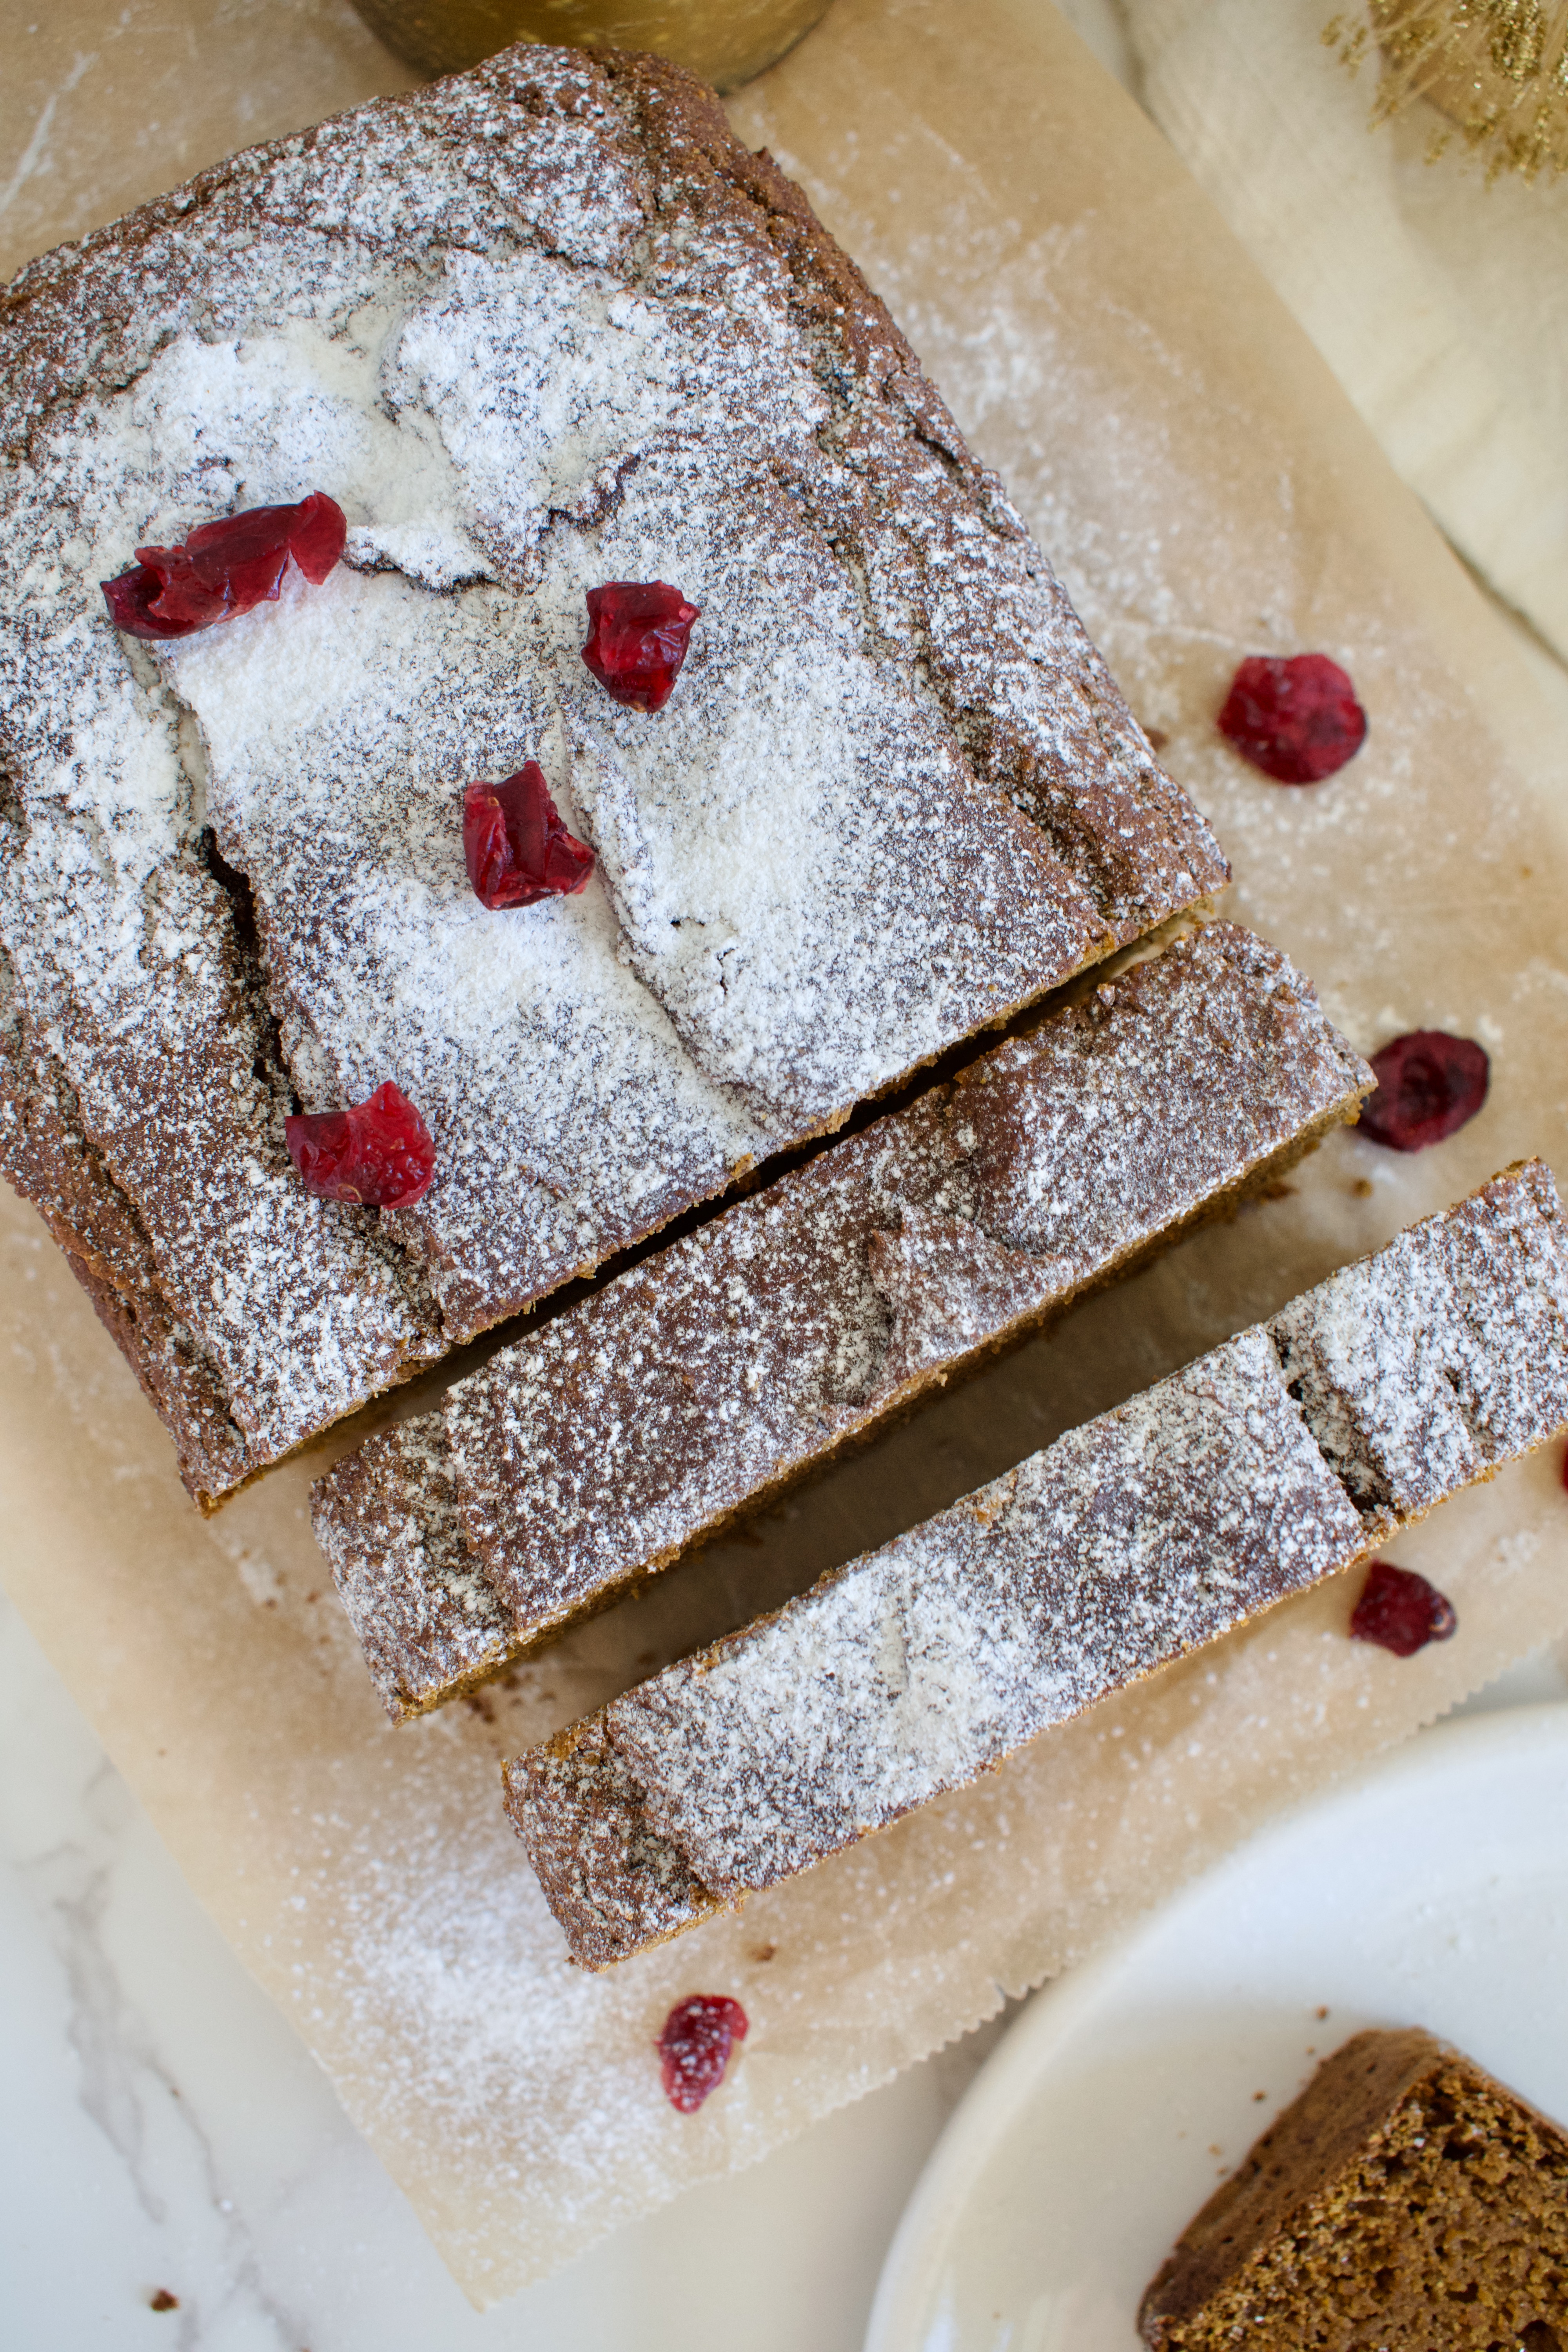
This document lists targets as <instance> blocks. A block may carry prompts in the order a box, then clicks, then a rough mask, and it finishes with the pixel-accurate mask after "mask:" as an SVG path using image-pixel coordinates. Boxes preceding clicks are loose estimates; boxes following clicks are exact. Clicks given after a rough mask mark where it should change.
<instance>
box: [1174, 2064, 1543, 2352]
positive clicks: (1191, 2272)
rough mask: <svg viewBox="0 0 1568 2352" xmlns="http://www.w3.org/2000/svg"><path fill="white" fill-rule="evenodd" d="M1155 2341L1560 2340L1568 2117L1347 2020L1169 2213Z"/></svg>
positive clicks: (1515, 2349)
mask: <svg viewBox="0 0 1568 2352" xmlns="http://www.w3.org/2000/svg"><path fill="white" fill-rule="evenodd" d="M1140 2323H1141V2326H1142V2334H1143V2341H1144V2343H1145V2344H1147V2345H1148V2346H1149V2347H1151V2352H1221V2347H1225V2352H1229V2347H1232V2346H1234V2345H1237V2344H1246V2345H1248V2346H1251V2347H1256V2352H1307V2347H1315V2352H1360V2347H1363V2346H1364V2347H1371V2346H1377V2347H1384V2352H1559V2347H1563V2346H1568V2132H1564V2131H1563V2129H1562V2127H1561V2126H1559V2125H1557V2124H1554V2123H1552V2122H1551V2121H1550V2120H1549V2119H1548V2118H1547V2117H1546V2116H1543V2115H1541V2114H1539V2113H1538V2112H1537V2110H1536V2109H1535V2108H1534V2107H1531V2106H1530V2105H1527V2104H1526V2102H1525V2101H1524V2100H1523V2099H1521V2098H1519V2097H1518V2096H1517V2095H1515V2094H1514V2093H1513V2092H1512V2091H1509V2090H1505V2089H1504V2087H1503V2085H1502V2084H1500V2083H1499V2082H1496V2081H1494V2080H1493V2078H1492V2076H1491V2075H1489V2074H1486V2073H1484V2072H1483V2071H1482V2069H1481V2068H1480V2067H1479V2066H1478V2065H1477V2064H1476V2063H1474V2061H1473V2060H1471V2059H1468V2058H1466V2057H1463V2056H1461V2054H1460V2053H1458V2051H1457V2050H1451V2049H1449V2048H1448V2047H1447V2044H1446V2043H1444V2042H1438V2041H1436V2039H1435V2038H1434V2036H1433V2035H1431V2034H1430V2033H1426V2032H1422V2031H1421V2030H1420V2029H1419V2028H1418V2027H1415V2026H1407V2027H1404V2028H1400V2029H1397V2030H1394V2031H1383V2032H1377V2031H1373V2032H1367V2033H1358V2034H1357V2035H1356V2036H1355V2038H1354V2039H1353V2041H1351V2042H1346V2043H1345V2045H1344V2047H1343V2048H1342V2049H1341V2050H1337V2051H1336V2052H1335V2053H1334V2054H1333V2055H1332V2057H1331V2058H1325V2059H1324V2060H1323V2062H1322V2063H1321V2065H1320V2067H1319V2068H1318V2071H1317V2073H1316V2074H1314V2076H1313V2077H1312V2080H1311V2081H1310V2083H1309V2084H1308V2085H1307V2087H1306V2089H1305V2090H1304V2091H1303V2092H1302V2093H1301V2095H1300V2097H1299V2098H1298V2099H1296V2100H1295V2101H1294V2102H1293V2103H1292V2105H1290V2106H1289V2107H1287V2108H1286V2110H1285V2112H1284V2114H1283V2115H1282V2116H1279V2118H1278V2120H1277V2121H1276V2122H1275V2123H1273V2124H1272V2125H1271V2126H1269V2128H1268V2131H1266V2132H1265V2133H1264V2134H1263V2136H1262V2137H1261V2138H1260V2139H1259V2140H1258V2143H1257V2145H1256V2147H1254V2148H1253V2149H1252V2151H1251V2153H1250V2154H1249V2155H1248V2157H1247V2160H1246V2162H1245V2163H1244V2164H1243V2165H1242V2166H1241V2167H1240V2168H1239V2169H1238V2171H1237V2173H1236V2174H1235V2175H1234V2177H1233V2178H1232V2179H1229V2180H1227V2181H1226V2182H1225V2183H1224V2185H1223V2187H1221V2188H1219V2189H1216V2190H1215V2193H1214V2195H1213V2196H1212V2197H1211V2198H1210V2199H1209V2200H1208V2202H1207V2204H1206V2205H1205V2207H1204V2208H1203V2210H1202V2211H1201V2212H1200V2213H1198V2214H1197V2215H1196V2216H1195V2218H1194V2220H1193V2221H1191V2222H1190V2223H1189V2224H1188V2226H1187V2228H1186V2229H1185V2230H1184V2231H1183V2233H1182V2237H1181V2241H1180V2242H1179V2244H1178V2245H1177V2246H1176V2248H1175V2251H1174V2252H1173V2253H1172V2255H1171V2256H1170V2259H1169V2260H1168V2261H1167V2262H1166V2263H1165V2264H1164V2266H1163V2269H1162V2270H1161V2272H1160V2273H1159V2276H1158V2277H1157V2278H1156V2279H1155V2280H1154V2281H1153V2283H1152V2285H1151V2286H1150V2288H1149V2291H1148V2293H1147V2294H1146V2295H1145V2296H1144V2298H1143V2307H1142V2312H1141V2314H1140Z"/></svg>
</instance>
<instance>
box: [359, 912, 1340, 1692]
mask: <svg viewBox="0 0 1568 2352" xmlns="http://www.w3.org/2000/svg"><path fill="white" fill-rule="evenodd" d="M1370 1083H1371V1073H1370V1071H1368V1070H1367V1068H1366V1066H1365V1065H1364V1064H1363V1062H1362V1061H1361V1060H1360V1058H1359V1056H1358V1055H1355V1054H1354V1053H1353V1052H1352V1050H1351V1048H1350V1047H1349V1046H1348V1045H1346V1044H1345V1042H1344V1040H1343V1039H1342V1037H1340V1036H1339V1035H1337V1034H1336V1033H1335V1031H1334V1030H1333V1028H1332V1027H1331V1024H1329V1022H1328V1021H1327V1020H1325V1018H1324V1016H1323V1013H1322V1012H1321V1008H1320V1007H1319V1005H1318V1003H1317V1000H1316V998H1315V997H1314V995H1313V993H1312V991H1311V989H1310V986H1309V985H1308V983H1307V982H1304V981H1303V980H1302V979H1301V978H1300V975H1299V974H1298V973H1297V972H1296V971H1294V970H1293V969H1292V967H1291V965H1290V964H1289V961H1287V960H1286V958H1285V957H1283V956H1282V955H1280V954H1279V951H1278V950H1276V949H1274V948H1271V947H1268V945H1266V944H1265V942H1264V941H1262V940H1258V939H1255V938H1254V937H1253V936H1252V935H1251V933H1249V932H1247V931H1243V930H1240V929H1237V928H1236V927H1235V926H1234V925H1231V924H1215V925H1213V926H1211V927H1209V928H1208V929H1205V930H1202V931H1200V932H1199V933H1197V934H1196V935H1195V936H1194V937H1193V938H1191V939H1187V940H1181V941H1179V942H1177V943H1175V944H1174V945H1173V946H1171V947H1170V948H1168V949H1167V950H1165V951H1164V953H1163V954H1162V955H1160V956H1158V957H1155V958H1153V959H1152V960H1150V961H1145V962H1142V963H1139V964H1135V965H1134V966H1132V967H1131V969H1129V970H1127V971H1123V972H1122V973H1121V975H1120V977H1119V978H1117V979H1116V980H1115V981H1114V982H1108V983H1106V984H1104V985H1102V986H1101V987H1100V988H1099V989H1098V990H1096V991H1094V992H1092V993H1091V994H1089V996H1087V997H1086V998H1085V999H1084V1001H1083V1002H1082V1003H1075V1004H1072V1005H1069V1006H1067V1007H1064V1008H1062V1009H1060V1010H1058V1011H1056V1012H1054V1013H1050V1014H1049V1015H1047V1017H1046V1018H1044V1019H1043V1020H1042V1021H1041V1022H1040V1023H1039V1024H1038V1025H1037V1027H1036V1028H1035V1029H1034V1030H1033V1031H1032V1032H1031V1034H1028V1035H1026V1036H1022V1037H1017V1038H1014V1039H1012V1040H1010V1041H1009V1042H1008V1043H1007V1044H1006V1045H1001V1046H998V1047H996V1048H995V1049H994V1051H993V1052H992V1053H990V1054H988V1055H984V1056H983V1057H982V1058H981V1059H979V1060H977V1061H976V1062H974V1063H973V1064H972V1065H971V1066H970V1067H969V1068H968V1069H966V1070H965V1071H964V1072H963V1074H962V1075H961V1076H959V1077H958V1079H957V1080H956V1081H955V1082H954V1083H952V1084H949V1085H945V1086H942V1087H939V1088H937V1089H935V1090H934V1091H932V1092H930V1093H927V1094H926V1095H924V1096H922V1097H921V1098H920V1099H919V1100H918V1101H916V1102H915V1103H914V1104H913V1105H911V1106H910V1108H907V1109H904V1110H900V1111H898V1112H895V1113H892V1114H890V1115H889V1116H888V1117H887V1118H881V1119H879V1120H877V1121H876V1122H875V1123H874V1124H872V1125H871V1126H869V1127H868V1128H867V1129H866V1130H865V1131H864V1132H863V1133H862V1134H859V1135H858V1136H856V1137H854V1138H853V1139H850V1140H847V1141H845V1142H842V1143H837V1144H834V1145H832V1146H830V1147H829V1148H828V1149H827V1150H825V1151H824V1152H822V1153H821V1154H820V1156H819V1157H817V1158H816V1160H812V1161H811V1162H810V1163H809V1164H808V1165H807V1166H805V1167H804V1168H802V1169H798V1170H796V1171H794V1172H793V1173H791V1174H789V1175H786V1176H784V1178H782V1179H781V1180H780V1181H778V1182H777V1183H775V1184H773V1185H772V1186H771V1187H770V1188H769V1189H768V1190H767V1191H766V1192H763V1193H761V1194H760V1195H758V1196H757V1197H756V1198H755V1199H752V1200H748V1201H746V1202H742V1203H741V1204H740V1205H738V1206H737V1207H735V1208H732V1209H730V1210H727V1211H726V1212H725V1213H723V1215H721V1216H720V1217H718V1218H716V1219H715V1220H714V1221H713V1222H712V1223H710V1224H707V1225H705V1226H703V1227H702V1228H701V1229H700V1231H699V1232H697V1233H695V1234H690V1235H689V1236H688V1237H687V1238H686V1239H685V1240H684V1241H681V1242H679V1243H678V1244H674V1245H673V1246H672V1247H670V1248H669V1249H668V1250H665V1251H662V1252H660V1253H659V1254H658V1255H657V1256H656V1257H655V1258H653V1259H651V1260H650V1261H649V1262H648V1263H647V1265H644V1266H642V1267H640V1268H637V1269H636V1270H634V1271H632V1272H629V1273H627V1274H625V1275H622V1276H620V1277H619V1278H618V1279H617V1280H616V1281H614V1282H612V1283H610V1284H608V1285H606V1286H605V1288H604V1289H603V1290H601V1291H599V1292H598V1293H596V1294H595V1296H593V1297H590V1298H588V1299H586V1300H584V1301H583V1302H582V1303H580V1304H579V1305H577V1306H575V1307H571V1308H569V1309H568V1310H567V1311H566V1312H565V1313H563V1314H561V1315H559V1316H556V1317H555V1318H552V1320H550V1321H548V1322H546V1323H545V1324H544V1325H543V1326H542V1328H540V1329H538V1330H537V1331H534V1332H532V1333H531V1334H530V1335H529V1336H528V1338H527V1339H523V1340H521V1341H520V1342H519V1343H518V1344H517V1345H515V1346H513V1347H511V1348H508V1349H503V1350H502V1351H501V1352H500V1354H499V1355H497V1356H495V1357H492V1358H491V1360H489V1363H487V1364H486V1365H485V1366H484V1368H483V1369H482V1370H480V1371H478V1372H476V1373H474V1374H473V1375H471V1376H470V1377H469V1378H468V1379H467V1380H464V1381H459V1382H458V1383H457V1384H456V1386H454V1387H453V1388H452V1389H450V1390H449V1391H447V1396H446V1397H445V1399H444V1400H443V1402H442V1403H441V1405H440V1406H439V1407H438V1408H437V1410H436V1411H435V1412H430V1413H426V1414H423V1415H421V1416H420V1417H419V1418H417V1419H416V1420H414V1421H411V1422H407V1423H404V1424H403V1425H402V1426H401V1427H398V1428H395V1429H391V1430H387V1431H385V1432H384V1433H381V1434H378V1435H377V1436H375V1437H373V1438H371V1439H369V1440H367V1441H366V1443H365V1444H363V1445H362V1446H361V1447H359V1448H358V1449H357V1450H356V1451H355V1452H354V1453H353V1454H345V1455H344V1457H343V1458H342V1461H340V1462H339V1463H338V1464H337V1465H336V1466H335V1467H334V1468H333V1469H332V1471H331V1473H330V1474H329V1475H328V1476H327V1477H325V1478H324V1479H322V1480H321V1483H320V1485H319V1486H317V1488H316V1493H315V1506H314V1518H315V1528H316V1535H317V1538H318V1540H319V1541H320V1543H321V1548H322V1549H323V1550H324V1551H325V1552H326V1554H327V1556H328V1558H329V1559H331V1563H332V1569H333V1573H334V1576H335V1577H336V1580H337V1585H338V1590H339V1592H340V1593H341V1595H342V1600H343V1602H344V1605H345V1607H346V1608H347V1610H348V1612H349V1615H350V1617H351V1618H352V1620H353V1624H354V1627H355V1630H356V1632H357V1633H358V1634H359V1636H360V1640H361V1641H362V1643H363V1645H364V1651H365V1655H366V1658H367V1660H368V1662H369V1664H370V1666H371V1670H372V1673H373V1674H374V1677H375V1680H376V1684H377V1686H378V1688H379V1689H380V1691H381V1693H382V1696H383V1697H384V1700H385V1702H386V1705H387V1707H388V1710H389V1712H390V1713H391V1714H392V1715H393V1716H394V1717H404V1716H408V1715H416V1714H420V1713H423V1712H424V1711H425V1710H426V1708H427V1707H430V1706H437V1705H439V1704H440V1703H441V1702H442V1701H443V1700H444V1699H447V1698H450V1697H451V1696H454V1694H455V1693H457V1692H458V1691H460V1690H462V1689H464V1688H465V1687H467V1686H468V1685H469V1684H470V1683H472V1682H475V1681H477V1680H479V1679H481V1678H482V1677H484V1676H485V1675H490V1674H494V1673H495V1672H496V1671H497V1670H498V1669H499V1668H500V1667H501V1666H503V1665H505V1664H507V1663H508V1662H509V1661H510V1660H511V1659H512V1658H515V1657H519V1656H521V1655H523V1654H526V1653H527V1652H528V1651H530V1650H531V1649H534V1648H536V1647H538V1646H539V1644H540V1643H542V1641H544V1640H546V1639H548V1638H549V1637H550V1636H551V1635H552V1634H554V1633H559V1632H561V1631H562V1630H563V1628H564V1627H565V1626H567V1625H569V1624H571V1623H573V1622H574V1621H575V1620H576V1619H577V1618H579V1617H581V1616H583V1615H584V1614H585V1613H586V1612H590V1611H592V1610H595V1609H598V1608H602V1607H604V1606H605V1603H606V1602H607V1601H611V1600H612V1599H614V1598H615V1597H616V1594H617V1593H620V1592H623V1591H626V1590H627V1589H628V1588H629V1587H630V1586H632V1585H634V1584H636V1583H637V1582H639V1581H640V1580H643V1579H644V1578H646V1577H647V1576H649V1575H651V1574H652V1573H654V1571H655V1570H658V1569H660V1568H662V1567H664V1566H665V1565H667V1564H668V1562H670V1561H671V1560H673V1559H677V1558H678V1557H679V1555H680V1553H681V1552H682V1551H684V1550H685V1549H688V1548H689V1546H691V1545H692V1544H694V1543H697V1542H700V1540H702V1539H703V1538H707V1537H710V1536H711V1535H712V1534H713V1533H714V1532H715V1531H716V1530H717V1529H719V1528H721V1527H722V1526H723V1525H724V1523H725V1522H726V1520H728V1519H731V1518H733V1517H737V1516H738V1515H740V1514H741V1513H742V1512H744V1511H747V1510H751V1509H754V1508H755V1507H757V1505H758V1504H759V1503H760V1502H762V1501H763V1500H764V1499H765V1498H767V1497H769V1496H773V1495H775V1494H776V1493H778V1492H779V1491H780V1490H781V1489H782V1488H783V1487H784V1486H785V1485H787V1483H788V1482H789V1481H790V1480H792V1479H794V1478H797V1477H799V1476H801V1475H803V1474H804V1473H805V1472H806V1471H807V1470H809V1469H811V1468H813V1467H815V1466H816V1465H819V1464H821V1463H823V1462H825V1461H826V1460H827V1459H828V1458H829V1457H830V1456H831V1455H832V1454H835V1453H836V1452H837V1451H839V1450H840V1449H841V1448H843V1447H844V1446H846V1445H848V1444H853V1443H855V1442H857V1441H858V1440H860V1439H863V1438H865V1437H867V1436H868V1435H869V1434H870V1433H871V1432H872V1431H874V1430H875V1429H877V1428H878V1427H879V1426H881V1425H882V1424H884V1423H886V1422H887V1421H888V1420H889V1418H890V1417H891V1416H892V1415H894V1414H896V1413H898V1412H902V1411H904V1410H906V1409H907V1408H908V1407H910V1405H911V1404H913V1403H914V1402H915V1401H916V1400H917V1399H918V1398H920V1397H921V1396H922V1395H924V1394H926V1393H928V1392H930V1391H934V1390H935V1389H936V1388H938V1387H939V1386H941V1385H943V1384H945V1383H946V1382H947V1381H950V1380H952V1379H956V1378H958V1377H959V1376H961V1375H962V1374H963V1372H965V1371H966V1370H972V1369H973V1367H974V1366H975V1365H976V1364H978V1363H979V1362H981V1361H983V1360H984V1359H985V1358H987V1357H988V1356H990V1355H992V1354H994V1352H995V1351H996V1350H997V1349H999V1348H1002V1347H1005V1346H1006V1345H1008V1344H1009V1343H1011V1342H1012V1341H1014V1340H1016V1339H1018V1338H1020V1337H1021V1336H1022V1335H1023V1334H1024V1333H1025V1332H1026V1331H1028V1330H1031V1329H1034V1328H1037V1327H1038V1326H1039V1325H1040V1323H1041V1322H1042V1321H1044V1320H1045V1319H1046V1318H1047V1317H1049V1316H1051V1315H1053V1314H1056V1313H1058V1312H1059V1311H1060V1310H1061V1309H1062V1308H1063V1307H1066V1306H1067V1305H1068V1303H1069V1302H1070V1301H1071V1300H1072V1299H1074V1298H1076V1297H1081V1296H1082V1295H1083V1294H1084V1293H1085V1292H1086V1291H1088V1290H1089V1289H1092V1288H1093V1287H1094V1286H1097V1285H1098V1284H1100V1283H1104V1282H1106V1281H1109V1280H1110V1279H1112V1278H1114V1277H1115V1276H1119V1275H1121V1274H1122V1273H1124V1272H1125V1271H1127V1270H1128V1268H1129V1267H1131V1265H1135V1264H1136V1263H1137V1262H1138V1261H1139V1260H1140V1259H1141V1258H1142V1257H1145V1256H1147V1255H1148V1254H1149V1253H1150V1252H1151V1250H1152V1249H1154V1248H1155V1247H1157V1246H1159V1245H1161V1244H1164V1243H1166V1242H1169V1241H1171V1240H1172V1239H1173V1238H1174V1236H1175V1235H1176V1234H1178V1233H1180V1232H1181V1231H1182V1230H1183V1228H1184V1225H1186V1224H1187V1223H1189V1222H1190V1221H1191V1220H1192V1219H1193V1218H1194V1217H1195V1216H1198V1215H1202V1214H1205V1213H1208V1214H1215V1213H1220V1212H1222V1211H1224V1210H1225V1209H1226V1208H1227V1207H1229V1206H1232V1205H1233V1204H1234V1203H1235V1202H1236V1201H1237V1198H1238V1197H1240V1195H1241V1194H1242V1193H1243V1192H1246V1191H1247V1189H1249V1188H1257V1187H1258V1186H1261V1185H1265V1184H1267V1183H1268V1181H1271V1180H1272V1179H1273V1178H1274V1177H1276V1176H1277V1175H1278V1174H1279V1171H1280V1170H1281V1168H1283V1167H1285V1166H1288V1165H1289V1162H1290V1161H1291V1160H1293V1159H1294V1158H1295V1157H1296V1156H1297V1154H1299V1153H1300V1152H1301V1151H1303V1150H1307V1149H1308V1148H1310V1145H1311V1144H1312V1143H1313V1142H1314V1141H1316V1139H1317V1138H1318V1137H1319V1136H1320V1135H1321V1133H1322V1132H1323V1131H1324V1129H1326V1128H1328V1127H1330V1126H1331V1125H1334V1124H1336V1123H1338V1122H1340V1121H1342V1120H1344V1119H1347V1118H1353V1117H1354V1115H1355V1111H1356V1108H1357V1105H1358V1103H1359V1100H1360V1097H1361V1095H1362V1093H1363V1091H1364V1090H1365V1088H1366V1087H1368V1086H1369V1085H1370Z"/></svg>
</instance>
